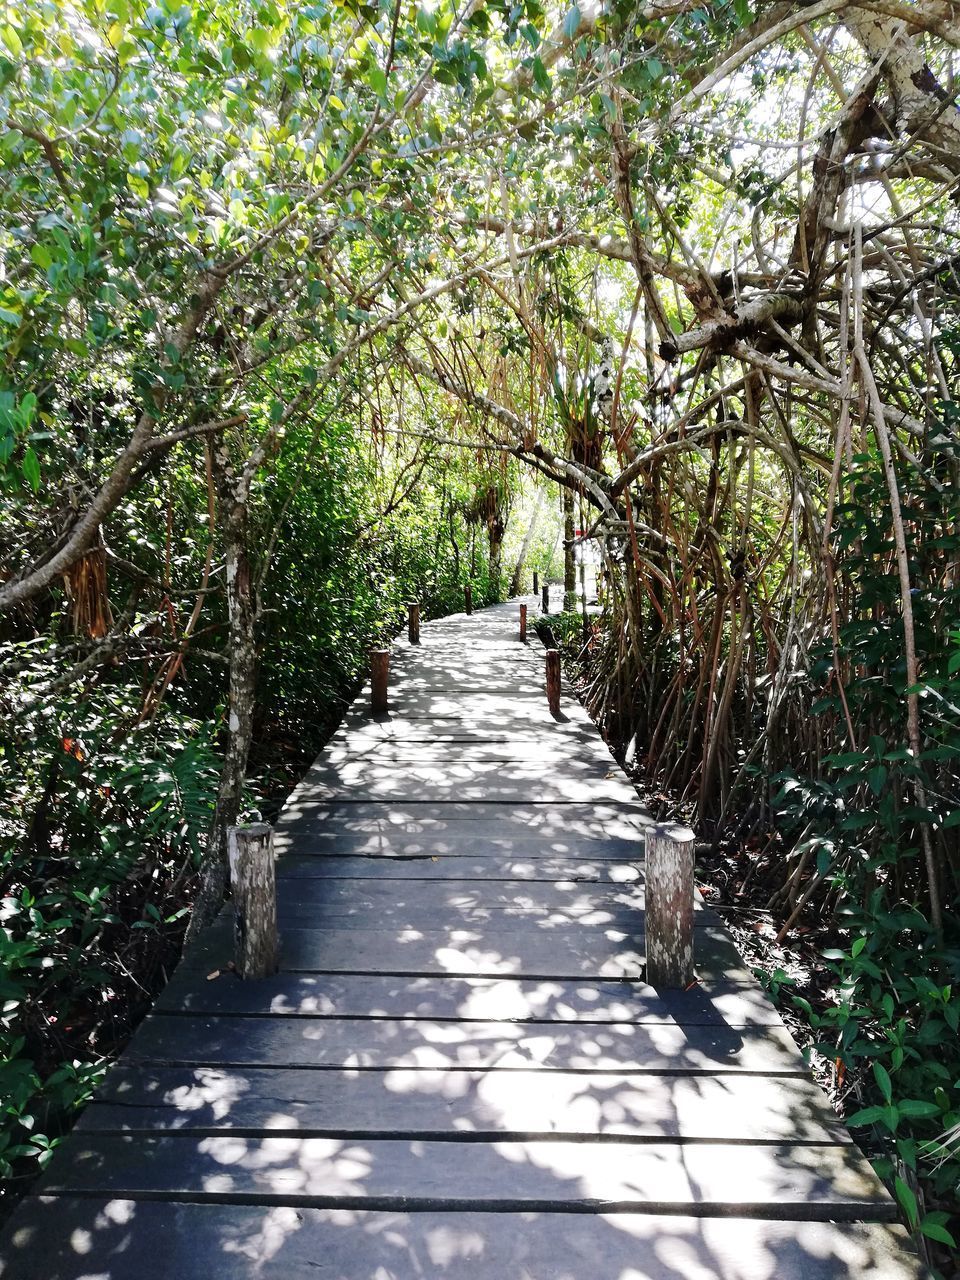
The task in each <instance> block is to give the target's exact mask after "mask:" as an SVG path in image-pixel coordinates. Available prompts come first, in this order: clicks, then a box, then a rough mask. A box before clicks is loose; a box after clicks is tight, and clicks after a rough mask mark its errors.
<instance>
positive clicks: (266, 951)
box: [227, 822, 277, 978]
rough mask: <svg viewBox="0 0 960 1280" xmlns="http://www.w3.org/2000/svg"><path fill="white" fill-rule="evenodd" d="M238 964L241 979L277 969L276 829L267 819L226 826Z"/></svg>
mask: <svg viewBox="0 0 960 1280" xmlns="http://www.w3.org/2000/svg"><path fill="white" fill-rule="evenodd" d="M227 861H228V862H229V864H230V886H231V891H232V894H233V921H234V938H235V944H236V965H237V971H238V973H239V974H240V977H241V978H266V977H269V975H270V974H271V973H276V971H277V880H276V872H275V869H274V863H273V828H272V827H271V826H268V825H267V823H265V822H258V823H255V824H254V825H252V826H249V827H228V828H227Z"/></svg>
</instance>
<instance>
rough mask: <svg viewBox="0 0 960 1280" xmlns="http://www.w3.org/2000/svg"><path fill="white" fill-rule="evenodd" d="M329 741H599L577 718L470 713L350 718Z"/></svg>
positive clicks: (572, 744) (574, 746)
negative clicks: (539, 719)
mask: <svg viewBox="0 0 960 1280" xmlns="http://www.w3.org/2000/svg"><path fill="white" fill-rule="evenodd" d="M332 741H333V742H334V744H335V745H337V746H343V745H347V746H351V745H353V744H355V742H370V741H372V742H385V741H394V742H440V741H456V742H513V744H516V742H518V741H525V742H530V744H543V745H554V746H556V745H559V744H566V745H568V748H570V750H571V751H577V750H579V749H580V746H581V745H584V744H586V745H589V746H594V745H595V744H596V742H600V741H602V739H600V736H599V733H598V732H596V728H595V727H594V726H593V724H585V723H581V722H580V721H554V719H550V722H549V724H548V723H547V721H543V722H540V723H539V724H535V723H534V722H532V721H531V719H527V718H524V719H515V721H512V722H507V721H504V719H502V718H498V717H490V716H483V717H479V716H471V718H470V721H461V719H456V718H453V717H449V716H448V717H444V718H440V717H436V716H434V717H424V716H421V717H417V718H411V717H410V716H399V714H396V716H394V714H388V716H383V717H380V718H378V719H364V718H362V717H360V716H358V714H357V716H356V717H352V718H349V719H347V721H344V722H343V726H342V727H340V728H339V730H338V731H337V733H335V735H334V737H333V739H332Z"/></svg>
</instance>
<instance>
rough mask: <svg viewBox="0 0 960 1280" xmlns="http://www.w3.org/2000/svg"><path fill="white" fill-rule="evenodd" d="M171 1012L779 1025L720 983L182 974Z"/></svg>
mask: <svg viewBox="0 0 960 1280" xmlns="http://www.w3.org/2000/svg"><path fill="white" fill-rule="evenodd" d="M155 1007H156V1008H157V1009H158V1010H160V1011H161V1012H167V1013H172V1012H185V1013H236V1014H258V1015H261V1016H266V1015H268V1014H284V1015H289V1016H297V1017H332V1016H339V1017H350V1018H361V1017H371V1018H444V1019H448V1018H449V1019H458V1018H462V1019H466V1020H483V1019H491V1020H497V1021H501V1022H524V1021H529V1020H538V1021H543V1022H576V1021H578V1020H581V1019H582V1020H587V1021H590V1022H628V1023H629V1022H669V1023H675V1024H677V1025H678V1026H704V1025H708V1026H723V1025H726V1024H730V1025H732V1026H779V1025H780V1016H779V1014H778V1013H777V1011H776V1009H775V1008H774V1006H773V1005H772V1004H771V1003H770V1001H769V1000H768V999H767V997H766V996H765V995H764V994H763V992H762V990H761V989H760V987H759V986H757V985H756V983H753V984H751V985H749V986H746V987H744V986H738V985H735V984H733V983H730V982H726V981H722V980H721V981H720V982H718V983H713V984H711V985H710V986H701V985H697V986H695V987H692V988H691V989H690V990H688V991H664V992H657V991H655V990H654V989H653V988H652V987H649V986H646V985H645V984H644V983H642V982H629V981H625V980H621V981H618V982H590V981H583V980H581V981H579V982H559V981H556V980H554V981H550V982H544V981H534V982H528V981H525V980H524V979H522V978H446V977H444V978H436V977H432V978H409V977H393V976H389V975H383V974H368V973H354V974H320V975H312V974H292V973H282V974H277V975H276V976H275V977H272V978H265V979H263V980H261V981H259V982H256V983H249V982H241V981H240V980H239V979H238V978H237V977H236V975H235V974H233V973H230V972H224V973H221V974H220V975H219V976H218V977H217V978H215V979H212V980H209V981H202V982H198V981H197V973H196V971H195V970H194V971H184V972H182V973H177V974H175V975H174V977H173V979H172V981H171V982H169V983H168V984H167V986H166V987H165V988H164V990H163V991H162V992H161V994H160V997H159V999H158V1001H157V1003H156V1006H155Z"/></svg>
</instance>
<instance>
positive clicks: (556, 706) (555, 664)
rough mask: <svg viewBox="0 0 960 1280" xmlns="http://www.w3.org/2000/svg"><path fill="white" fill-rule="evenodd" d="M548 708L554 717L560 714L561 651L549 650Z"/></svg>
mask: <svg viewBox="0 0 960 1280" xmlns="http://www.w3.org/2000/svg"><path fill="white" fill-rule="evenodd" d="M547 706H548V707H549V708H550V714H551V715H552V716H558V715H559V714H560V650H559V649H548V650H547Z"/></svg>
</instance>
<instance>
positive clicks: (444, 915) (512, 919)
mask: <svg viewBox="0 0 960 1280" xmlns="http://www.w3.org/2000/svg"><path fill="white" fill-rule="evenodd" d="M332 883H333V882H331V881H324V880H313V881H304V880H290V881H288V882H285V883H284V884H282V885H281V892H280V900H279V920H280V925H281V928H282V929H319V928H323V927H326V926H327V925H331V926H333V927H334V928H338V929H351V928H357V929H369V928H373V927H376V928H386V927H388V926H389V927H391V928H394V929H400V928H403V927H405V926H407V927H411V928H417V929H437V928H438V927H442V928H443V929H460V928H466V929H471V928H474V927H478V926H482V927H486V926H490V927H491V928H494V929H496V930H498V931H503V930H511V931H518V932H519V931H521V930H527V929H529V930H552V929H556V928H562V927H564V926H572V925H577V926H578V927H579V928H580V929H581V930H586V931H589V930H598V929H599V930H604V931H606V930H608V929H610V928H616V929H620V930H622V931H623V932H625V933H627V934H630V935H633V934H639V933H645V932H646V920H647V917H646V912H645V910H644V907H643V896H642V895H638V896H637V898H634V899H633V900H632V901H628V900H626V899H625V898H622V899H621V900H620V901H616V900H612V901H607V902H606V903H603V902H597V901H593V902H591V901H590V899H589V897H588V896H587V895H583V896H580V897H577V898H568V899H567V900H566V901H564V900H562V899H560V900H559V901H556V902H554V903H553V904H552V905H536V903H535V902H533V903H531V904H530V905H524V898H523V895H522V894H513V895H510V894H501V895H499V896H500V898H501V899H503V898H506V899H509V898H510V897H511V896H512V897H513V898H514V899H515V901H512V902H511V901H509V900H507V901H503V900H500V901H493V902H491V903H485V902H483V901H476V902H474V901H471V900H470V899H471V895H469V894H463V893H458V894H444V893H438V892H437V889H438V888H439V889H442V887H443V884H444V883H453V882H440V884H439V885H431V884H430V882H429V881H426V882H421V883H420V884H418V885H417V890H418V891H419V892H417V891H414V892H412V893H411V892H407V893H403V892H399V891H397V892H395V894H394V898H395V900H394V901H390V892H389V891H390V890H391V889H394V890H396V886H392V885H390V884H389V883H385V882H382V881H381V882H380V883H379V884H377V883H376V882H375V881H374V882H370V881H364V882H362V883H367V884H372V885H373V887H376V888H378V889H380V890H381V892H380V893H368V894H364V893H362V892H359V891H357V890H353V892H351V891H350V885H349V882H344V881H337V882H336V884H337V885H339V886H341V887H343V886H344V885H346V888H345V889H344V892H343V893H342V894H341V895H339V896H337V895H330V894H329V893H328V892H326V891H327V890H329V889H330V888H331V885H332ZM384 891H385V892H384ZM478 896H479V895H478ZM374 920H375V921H376V922H377V923H376V926H374V924H373V921H374ZM720 925H721V921H720V917H719V916H717V915H716V914H715V913H714V912H712V911H710V910H709V908H707V907H705V906H702V905H697V906H696V907H695V910H694V926H695V928H706V927H708V926H713V927H714V928H719V927H720ZM674 985H677V984H674Z"/></svg>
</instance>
